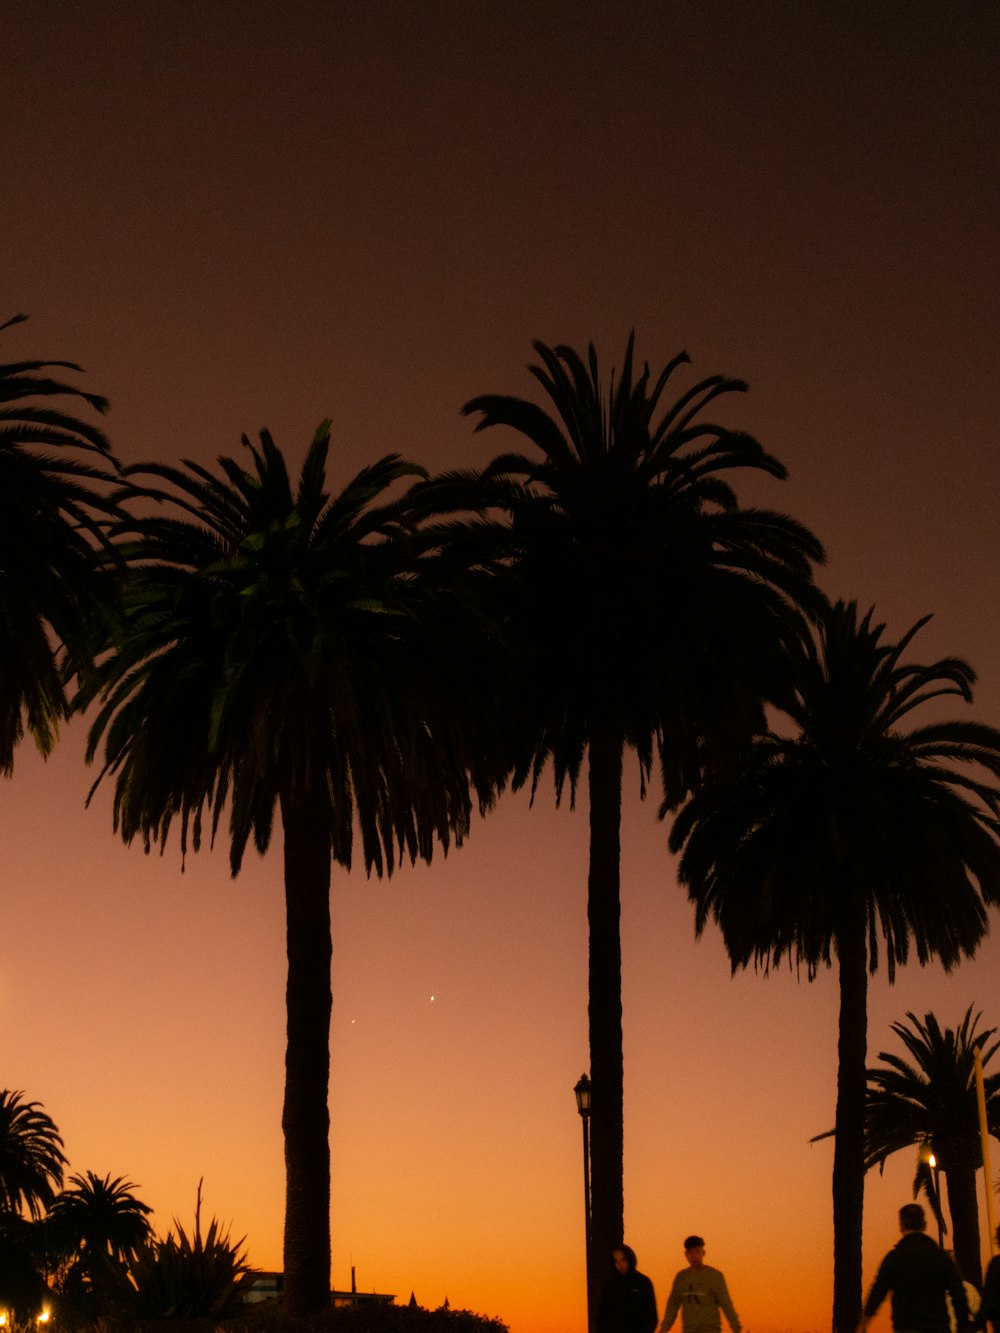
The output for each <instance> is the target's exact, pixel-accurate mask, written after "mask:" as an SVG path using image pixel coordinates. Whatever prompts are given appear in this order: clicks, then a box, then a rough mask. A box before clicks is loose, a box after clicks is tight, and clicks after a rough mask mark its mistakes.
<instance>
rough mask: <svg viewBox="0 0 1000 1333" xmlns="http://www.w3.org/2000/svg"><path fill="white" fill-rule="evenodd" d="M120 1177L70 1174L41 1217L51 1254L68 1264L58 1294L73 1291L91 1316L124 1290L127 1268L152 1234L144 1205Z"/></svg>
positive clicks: (106, 1308)
mask: <svg viewBox="0 0 1000 1333" xmlns="http://www.w3.org/2000/svg"><path fill="white" fill-rule="evenodd" d="M134 1190H135V1186H134V1185H133V1184H132V1182H131V1181H129V1180H126V1179H125V1178H124V1177H123V1176H116V1177H115V1179H114V1180H112V1179H111V1176H110V1175H107V1176H104V1177H103V1179H102V1178H101V1177H100V1176H98V1175H96V1174H95V1173H94V1172H93V1171H88V1172H87V1173H86V1175H85V1176H79V1175H77V1176H71V1177H70V1180H69V1187H68V1188H67V1189H64V1190H63V1191H62V1193H61V1194H59V1195H57V1196H56V1198H55V1199H54V1200H53V1202H52V1207H51V1209H50V1210H49V1216H48V1218H47V1219H46V1230H47V1235H48V1241H49V1245H50V1247H51V1249H52V1251H53V1252H54V1253H55V1254H56V1255H57V1256H59V1257H60V1258H61V1259H62V1260H63V1261H64V1262H68V1267H67V1270H66V1271H65V1273H64V1275H63V1282H62V1291H63V1294H64V1295H68V1294H69V1293H72V1292H74V1291H76V1293H77V1295H78V1299H82V1300H83V1302H84V1308H85V1309H86V1308H89V1309H90V1311H91V1313H107V1312H108V1311H109V1310H111V1309H113V1308H115V1306H116V1304H119V1303H120V1302H121V1300H122V1297H123V1295H124V1294H125V1293H126V1292H127V1291H128V1279H127V1277H126V1268H127V1266H128V1265H130V1264H132V1263H133V1262H134V1261H135V1259H136V1258H137V1256H138V1255H139V1253H140V1252H141V1250H142V1248H143V1246H144V1245H145V1244H146V1243H147V1242H148V1240H149V1238H150V1237H151V1235H152V1226H151V1224H150V1221H149V1214H150V1213H151V1212H152V1211H153V1210H152V1209H151V1208H150V1207H149V1205H148V1204H145V1203H143V1202H142V1201H141V1200H140V1199H138V1198H136V1196H135V1194H134V1192H133V1191H134Z"/></svg>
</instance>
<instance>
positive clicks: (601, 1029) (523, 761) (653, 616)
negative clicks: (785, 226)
mask: <svg viewBox="0 0 1000 1333" xmlns="http://www.w3.org/2000/svg"><path fill="white" fill-rule="evenodd" d="M534 349H535V352H536V353H537V355H538V358H539V362H540V364H537V365H532V366H530V367H529V369H530V372H531V374H532V375H533V376H534V377H535V379H536V380H537V381H538V383H539V384H540V385H541V387H542V389H543V390H544V392H545V394H546V395H547V397H548V399H549V400H550V402H551V405H552V407H553V408H554V409H555V410H554V414H553V413H550V412H549V411H547V410H546V409H545V408H543V407H540V406H539V405H538V404H536V403H534V402H532V401H529V400H525V399H522V398H516V397H506V396H500V395H495V394H489V395H485V396H482V397H478V398H474V399H473V400H472V401H471V402H469V403H467V404H466V406H465V409H464V411H465V412H466V414H471V415H475V416H477V417H478V418H479V419H478V421H477V424H476V430H477V431H478V430H483V429H486V428H489V427H494V426H501V427H507V428H508V429H511V430H513V431H515V432H517V433H518V434H519V435H520V436H521V437H522V439H524V440H525V441H527V442H528V443H529V444H531V445H532V446H534V452H532V453H530V454H526V453H505V454H502V455H500V456H499V457H497V458H495V459H494V460H493V462H492V463H490V464H489V465H488V466H487V467H486V468H484V469H482V470H479V471H468V472H455V473H449V474H446V475H445V476H443V477H439V478H436V479H435V480H433V481H432V482H431V483H430V485H429V487H428V488H427V489H426V492H425V494H426V495H427V497H428V503H429V504H432V505H433V506H435V507H437V508H438V509H439V510H440V511H443V512H450V513H451V514H452V515H453V516H458V517H453V519H452V521H451V523H450V524H446V525H444V526H443V527H442V528H441V531H442V532H443V533H444V534H445V535H446V536H447V539H448V540H450V541H453V542H458V543H462V542H463V541H464V542H466V543H468V544H469V545H470V546H471V547H472V548H478V549H479V551H480V552H482V553H483V556H484V558H492V559H494V560H499V561H501V563H503V562H506V565H507V568H508V571H509V581H508V582H507V584H506V587H507V589H508V593H509V601H508V608H507V621H506V628H507V632H508V634H510V636H511V638H512V640H513V641H514V643H515V644H516V645H517V647H518V648H519V650H520V652H521V662H522V668H521V676H520V688H519V691H518V695H519V704H518V711H517V715H516V719H513V720H512V721H516V723H517V727H516V729H517V731H518V733H519V739H520V742H521V744H522V753H521V756H520V760H519V762H518V764H517V772H516V775H515V782H517V783H520V782H524V781H527V780H529V778H530V781H531V785H532V792H533V794H534V792H535V791H536V790H537V787H538V783H539V781H540V778H541V775H542V773H543V771H544V769H545V767H546V765H547V764H548V763H549V761H551V763H552V766H553V771H554V778H555V786H556V798H557V801H558V800H559V799H561V797H562V795H563V793H564V791H565V790H566V788H567V787H568V789H569V796H570V801H571V803H572V802H573V800H574V799H575V795H576V789H577V784H578V780H579V777H580V773H581V769H583V767H584V759H585V756H586V773H587V782H588V790H589V798H590V868H589V875H588V915H589V924H590V961H589V997H590V998H589V1036H590V1059H591V1067H590V1078H591V1082H592V1089H593V1092H592V1113H591V1126H592V1137H591V1152H592V1165H593V1170H592V1214H593V1218H592V1242H593V1243H592V1246H591V1256H592V1262H591V1272H590V1274H589V1275H588V1276H589V1283H590V1290H591V1295H592V1308H596V1305H595V1304H594V1300H593V1298H594V1297H595V1296H596V1288H597V1284H598V1283H599V1282H600V1280H601V1278H602V1277H603V1274H604V1269H605V1266H606V1264H607V1261H608V1257H609V1256H610V1253H611V1250H612V1249H613V1247H614V1246H615V1245H618V1244H620V1243H621V1241H622V1236H623V1214H624V1200H623V1190H622V1165H623V1117H622V1095H623V1069H622V1011H621V943H620V931H619V917H620V825H621V798H622V774H623V756H624V752H625V751H626V749H633V750H634V751H635V753H636V756H637V760H638V764H637V767H638V777H639V784H640V788H641V790H642V791H643V793H644V792H645V788H646V784H647V782H648V780H649V778H650V776H651V773H652V769H653V765H654V762H655V761H656V759H657V757H658V759H659V763H660V766H661V771H662V775H663V782H664V786H665V791H666V793H667V795H668V796H669V797H670V798H671V799H677V798H678V797H679V796H680V795H681V794H683V793H684V792H685V791H687V789H688V788H689V786H690V784H691V783H692V781H693V780H694V779H695V777H696V775H697V774H698V772H699V771H700V770H701V768H702V767H704V766H705V765H711V764H714V763H718V762H721V761H722V760H723V757H724V756H725V755H726V754H728V753H730V752H731V751H732V749H733V747H734V744H736V743H738V742H739V740H740V739H741V738H743V737H745V736H747V735H748V734H749V733H751V732H752V731H753V730H754V729H755V728H758V727H760V726H761V725H762V724H763V701H764V700H766V699H768V698H770V697H773V696H774V695H776V694H780V691H781V688H782V687H781V677H782V671H783V662H784V658H783V655H782V644H783V643H784V642H785V641H787V640H789V639H793V638H795V636H796V635H798V634H799V633H801V623H800V622H801V613H800V608H801V605H802V604H803V603H808V602H809V600H810V598H811V597H812V596H813V595H814V593H813V589H812V584H811V568H812V562H813V561H815V560H818V559H821V558H822V551H821V548H820V545H819V543H818V542H817V541H816V539H815V538H814V537H813V536H812V535H811V534H810V533H809V532H807V531H806V530H805V529H804V528H802V527H801V526H800V525H798V524H796V523H794V522H793V521H792V520H790V519H788V518H785V517H783V516H781V515H778V514H774V513H770V512H766V511H762V510H747V509H740V508H739V506H738V504H737V500H736V496H735V494H734V492H733V490H732V487H731V486H730V484H729V481H728V480H727V476H728V474H730V473H731V471H732V470H733V469H736V468H748V469H753V470H757V471H762V472H766V473H769V474H770V475H771V476H774V477H783V476H784V469H783V467H782V466H781V464H780V463H778V462H777V460H776V459H774V458H772V457H771V456H770V455H769V454H767V453H765V451H764V450H763V449H762V448H761V446H760V445H759V444H758V443H757V442H756V441H755V440H753V439H752V438H751V437H749V436H748V435H745V434H742V433H740V432H736V431H730V430H726V429H724V428H723V427H720V426H717V425H714V424H712V423H711V422H709V421H706V420H704V419H703V416H704V413H705V411H706V409H707V408H708V407H709V405H710V404H712V403H714V401H715V400H716V399H717V398H719V397H720V396H721V395H725V394H728V393H732V392H740V391H742V390H744V389H745V387H746V386H745V385H744V384H742V383H740V382H739V381H735V380H729V379H725V378H723V377H722V376H713V377H711V378H709V379H705V380H702V381H700V382H699V383H697V384H695V385H694V386H693V387H691V388H689V389H687V390H686V391H685V392H684V393H682V394H681V396H680V397H679V398H678V399H677V401H676V402H674V403H673V404H672V405H670V406H663V407H661V399H662V398H663V394H664V391H665V389H666V387H667V384H668V382H669V381H670V380H671V377H672V376H673V375H674V373H675V371H676V370H677V369H678V368H679V367H681V366H682V365H683V364H685V363H686V362H687V360H688V358H687V356H686V355H684V354H681V355H679V356H677V357H675V358H674V359H673V361H671V362H670V363H669V364H668V365H667V366H666V367H665V369H664V370H663V371H662V372H661V373H660V374H659V375H658V376H657V377H656V379H655V380H654V379H653V378H652V377H651V375H650V370H649V367H648V365H646V366H644V367H643V368H642V369H641V370H639V369H638V368H637V367H636V365H635V362H634V339H633V338H632V337H630V338H629V341H628V345H627V348H626V352H625V358H624V363H623V365H622V369H621V374H620V376H618V378H617V380H616V378H615V374H614V372H612V375H611V377H610V383H609V387H608V389H607V391H605V389H604V388H603V387H602V383H601V374H600V368H599V365H598V358H597V354H596V352H595V350H594V348H593V346H591V347H590V348H589V351H588V355H587V359H586V361H584V359H583V358H581V357H580V356H579V355H578V354H577V353H576V352H575V351H574V350H573V349H572V348H570V347H565V346H559V347H555V348H552V347H549V346H547V345H546V344H545V343H541V342H536V343H535V344H534ZM463 513H464V515H465V517H464V518H463V517H460V515H462V514H463Z"/></svg>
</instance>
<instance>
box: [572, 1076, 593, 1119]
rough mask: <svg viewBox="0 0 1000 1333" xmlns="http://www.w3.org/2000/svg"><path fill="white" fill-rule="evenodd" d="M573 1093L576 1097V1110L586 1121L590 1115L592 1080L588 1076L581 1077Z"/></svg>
mask: <svg viewBox="0 0 1000 1333" xmlns="http://www.w3.org/2000/svg"><path fill="white" fill-rule="evenodd" d="M573 1092H574V1094H575V1096H576V1109H577V1110H578V1111H579V1112H580V1114H581V1115H582V1116H583V1118H584V1119H585V1120H586V1118H587V1117H588V1116H589V1115H590V1079H589V1078H588V1077H587V1075H586V1074H581V1075H580V1081H579V1083H577V1085H576V1087H575V1088H574V1089H573Z"/></svg>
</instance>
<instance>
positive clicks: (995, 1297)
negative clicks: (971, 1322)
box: [976, 1227, 1000, 1333]
mask: <svg viewBox="0 0 1000 1333" xmlns="http://www.w3.org/2000/svg"><path fill="white" fill-rule="evenodd" d="M997 1245H1000V1227H997ZM987 1324H992V1325H993V1333H1000V1254H995V1255H994V1256H993V1258H992V1259H991V1260H990V1262H989V1264H988V1265H987V1268H986V1276H985V1278H984V1279H983V1299H982V1302H981V1303H980V1306H979V1314H978V1316H977V1317H976V1327H977V1328H985V1327H986V1325H987Z"/></svg>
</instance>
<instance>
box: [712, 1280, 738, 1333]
mask: <svg viewBox="0 0 1000 1333" xmlns="http://www.w3.org/2000/svg"><path fill="white" fill-rule="evenodd" d="M715 1299H716V1302H717V1303H718V1306H719V1309H720V1310H721V1311H722V1313H723V1314H724V1315H725V1316H726V1318H727V1319H728V1320H729V1327H730V1328H731V1329H732V1330H733V1333H740V1331H741V1329H742V1328H743V1325H742V1324H741V1323H740V1317H739V1315H738V1314H737V1313H736V1311H735V1309H734V1308H733V1302H732V1300H731V1299H730V1296H729V1288H728V1287H727V1286H726V1279H725V1278H724V1277H723V1275H722V1274H721V1273H720V1274H719V1284H718V1288H717V1290H716V1293H715Z"/></svg>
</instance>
